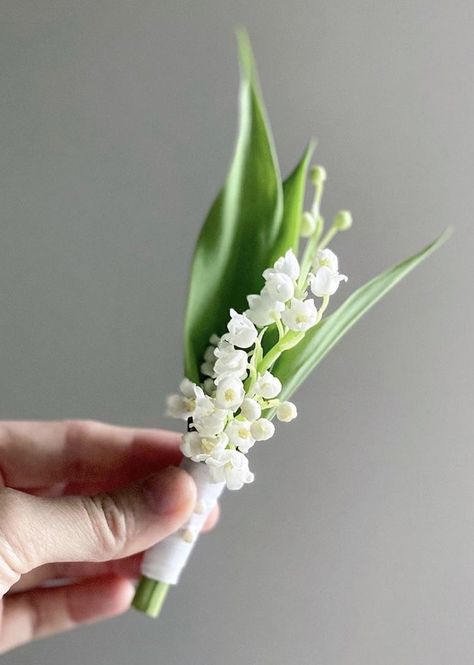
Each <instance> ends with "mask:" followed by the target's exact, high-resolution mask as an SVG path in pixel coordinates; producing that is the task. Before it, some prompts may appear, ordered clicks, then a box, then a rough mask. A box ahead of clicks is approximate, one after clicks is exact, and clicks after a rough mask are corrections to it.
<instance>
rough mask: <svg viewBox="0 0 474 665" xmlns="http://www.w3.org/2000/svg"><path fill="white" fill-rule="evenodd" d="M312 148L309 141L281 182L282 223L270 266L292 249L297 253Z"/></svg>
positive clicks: (313, 144)
mask: <svg viewBox="0 0 474 665" xmlns="http://www.w3.org/2000/svg"><path fill="white" fill-rule="evenodd" d="M314 148H315V143H314V142H313V141H311V142H310V143H309V145H308V147H307V148H306V150H305V151H304V153H303V156H302V157H301V159H300V161H299V162H298V164H297V165H296V167H295V169H294V170H293V171H292V172H291V173H290V175H289V176H288V178H287V179H286V180H285V181H284V182H283V221H282V225H281V229H280V234H279V236H278V239H277V241H276V244H275V246H274V248H273V255H272V261H271V263H270V265H271V264H273V263H274V262H275V261H276V260H277V259H278V258H280V256H283V254H284V253H285V252H286V251H287V250H288V249H292V250H293V251H294V252H295V254H297V253H298V244H299V238H300V228H301V218H302V216H303V207H304V194H305V189H306V178H307V175H308V166H309V162H310V159H311V157H312V155H313V152H314Z"/></svg>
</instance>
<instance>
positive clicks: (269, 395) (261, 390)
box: [254, 372, 281, 399]
mask: <svg viewBox="0 0 474 665" xmlns="http://www.w3.org/2000/svg"><path fill="white" fill-rule="evenodd" d="M254 391H255V394H256V395H261V396H262V397H263V398H265V399H273V398H274V397H276V396H277V395H278V394H279V393H280V391H281V381H280V379H278V378H277V377H276V376H273V374H271V373H270V372H265V373H264V374H262V376H261V377H260V378H259V379H257V381H256V382H255V385H254Z"/></svg>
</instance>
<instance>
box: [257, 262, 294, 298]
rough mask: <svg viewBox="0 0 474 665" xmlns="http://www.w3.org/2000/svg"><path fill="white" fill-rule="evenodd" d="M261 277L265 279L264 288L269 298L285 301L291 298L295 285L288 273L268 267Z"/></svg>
mask: <svg viewBox="0 0 474 665" xmlns="http://www.w3.org/2000/svg"><path fill="white" fill-rule="evenodd" d="M263 277H264V279H265V287H264V288H265V291H266V293H268V295H269V296H270V298H272V299H273V300H275V301H279V302H286V301H287V300H290V298H293V295H294V293H295V285H294V283H293V280H292V279H291V277H290V276H289V275H287V274H286V273H284V272H278V271H277V270H274V269H273V268H269V269H268V270H265V271H264V273H263Z"/></svg>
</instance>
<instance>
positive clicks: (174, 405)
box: [166, 379, 201, 420]
mask: <svg viewBox="0 0 474 665" xmlns="http://www.w3.org/2000/svg"><path fill="white" fill-rule="evenodd" d="M179 388H180V390H181V393H182V394H181V395H168V397H167V399H166V414H167V415H168V416H171V418H180V419H182V420H187V419H188V418H191V417H192V416H193V414H194V410H195V408H196V397H197V395H199V394H200V392H199V391H200V390H201V389H200V388H199V389H198V386H196V385H195V384H194V383H192V381H190V380H189V379H183V380H182V381H181V383H180V384H179ZM196 389H198V391H197V392H196Z"/></svg>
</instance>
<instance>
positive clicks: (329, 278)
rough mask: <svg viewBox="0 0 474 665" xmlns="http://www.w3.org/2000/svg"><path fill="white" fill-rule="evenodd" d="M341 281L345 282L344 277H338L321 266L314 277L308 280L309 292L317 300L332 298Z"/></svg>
mask: <svg viewBox="0 0 474 665" xmlns="http://www.w3.org/2000/svg"><path fill="white" fill-rule="evenodd" d="M342 281H344V282H347V277H346V275H340V274H339V273H338V272H333V271H332V270H331V269H330V268H327V267H326V266H323V267H322V268H319V270H318V272H317V273H316V275H313V276H312V277H311V278H310V286H311V291H312V292H313V293H314V295H315V296H318V298H322V297H323V296H332V295H333V294H334V293H336V291H337V289H338V288H339V284H340V282H342Z"/></svg>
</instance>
